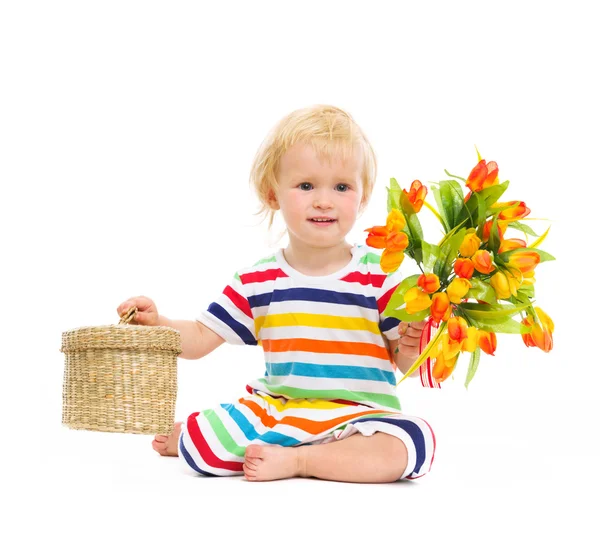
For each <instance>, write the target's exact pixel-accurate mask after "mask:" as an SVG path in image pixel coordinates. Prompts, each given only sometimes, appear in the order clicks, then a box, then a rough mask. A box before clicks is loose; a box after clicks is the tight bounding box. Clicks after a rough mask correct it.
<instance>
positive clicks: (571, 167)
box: [0, 0, 600, 551]
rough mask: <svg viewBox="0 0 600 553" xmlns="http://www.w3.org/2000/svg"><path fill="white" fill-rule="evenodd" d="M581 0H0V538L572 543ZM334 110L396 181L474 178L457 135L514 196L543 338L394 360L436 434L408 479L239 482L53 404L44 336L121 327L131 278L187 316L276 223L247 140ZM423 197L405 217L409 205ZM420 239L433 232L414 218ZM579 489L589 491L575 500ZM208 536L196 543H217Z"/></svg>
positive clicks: (584, 449) (253, 367) (575, 539)
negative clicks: (544, 325) (533, 247)
mask: <svg viewBox="0 0 600 553" xmlns="http://www.w3.org/2000/svg"><path fill="white" fill-rule="evenodd" d="M591 4H592V3H590V2H579V1H571V2H562V3H558V2H546V3H541V2H523V1H521V2H495V3H492V2H376V1H373V2H370V3H368V4H367V3H366V2H352V1H346V2H337V1H336V2H333V1H330V2H324V1H323V2H314V1H309V0H304V1H303V2H294V3H292V2H266V1H258V0H254V1H253V2H248V3H235V2H223V3H216V2H215V3H210V4H208V3H203V2H155V1H144V2H131V1H124V0H121V1H119V2H113V1H104V2H63V1H55V2H43V3H42V2H40V3H34V2H27V1H24V0H22V1H19V2H3V3H1V4H0V79H1V83H0V95H1V101H0V186H1V187H2V188H1V190H2V202H1V203H0V210H1V211H0V213H1V216H0V226H1V230H2V234H1V236H2V238H1V241H0V243H1V244H2V257H1V267H0V275H1V279H2V292H1V293H2V301H1V305H2V320H1V323H0V324H1V325H2V333H1V339H2V357H1V359H2V375H3V378H2V385H1V386H2V388H1V389H2V401H1V402H0V405H1V407H0V408H1V409H2V415H3V420H4V422H5V425H4V437H3V438H4V439H3V444H2V446H1V447H2V460H3V461H4V463H3V466H4V468H3V469H2V472H1V478H2V480H4V481H5V482H4V484H3V487H2V497H3V501H2V502H3V504H4V505H5V507H6V508H7V510H8V512H9V513H10V514H9V519H8V525H7V529H8V534H6V533H5V538H4V539H5V540H7V541H6V543H13V545H12V546H11V549H10V550H11V551H22V550H25V549H28V550H29V548H30V546H33V545H44V546H50V547H51V548H52V549H54V548H55V547H56V548H59V547H60V548H61V549H62V550H63V551H76V550H77V551H79V550H85V551H100V550H103V551H105V550H107V549H108V548H110V549H111V550H113V551H125V550H132V551H133V550H142V549H144V550H148V551H154V550H156V551H158V550H161V551H162V550H164V549H165V548H166V547H169V546H182V545H183V546H186V547H193V548H208V547H209V544H212V545H210V547H211V549H218V550H225V551H229V550H233V549H236V550H248V551H258V550H259V549H260V550H264V549H266V548H277V549H279V548H281V549H282V550H283V549H284V548H285V549H286V550H287V549H291V550H292V551H295V550H300V549H304V548H308V547H310V548H323V549H324V548H325V547H339V548H342V547H343V548H345V549H346V550H351V551H352V550H359V549H365V548H367V547H368V548H369V550H375V548H376V547H381V548H384V547H385V548H389V549H390V550H400V548H401V547H402V546H411V545H412V546H414V547H418V549H414V550H419V551H421V550H423V551H433V550H437V549H438V548H441V547H444V548H447V547H451V549H452V550H454V549H455V548H456V549H457V550H459V549H460V550H463V551H497V550H498V551H500V550H505V549H506V548H511V550H513V551H526V550H530V549H531V548H532V547H535V548H536V549H537V548H538V547H546V548H550V550H559V549H562V548H564V547H566V546H569V548H570V550H573V551H592V550H596V549H595V548H596V547H597V541H598V540H597V536H595V532H594V531H593V528H592V527H591V525H592V524H593V523H594V521H595V519H596V517H595V516H593V509H595V508H596V507H595V505H596V500H595V497H596V494H597V493H598V491H600V490H599V489H598V478H597V475H596V471H597V468H596V467H597V465H598V461H599V460H600V459H599V450H598V445H597V439H598V431H597V421H598V416H597V414H596V409H595V404H596V402H597V399H596V397H597V393H598V392H597V388H598V383H599V378H598V368H599V367H598V358H597V353H596V350H595V348H594V343H595V341H597V338H596V337H595V336H596V334H597V331H596V328H595V326H594V325H593V323H595V320H596V317H595V316H594V315H595V313H596V309H597V306H596V301H597V300H596V294H597V292H596V282H595V275H596V273H595V271H594V270H593V269H592V267H591V264H592V261H593V259H594V257H595V254H596V249H597V246H596V241H595V238H596V235H595V230H596V224H595V223H596V221H597V219H598V215H597V213H596V201H597V200H598V184H599V182H598V181H599V179H598V169H597V165H598V151H599V146H600V144H599V140H598V125H599V123H600V118H599V110H598V98H599V97H600V91H599V89H598V81H597V78H596V77H597V69H598V58H597V54H596V53H594V52H597V51H598V49H599V47H600V44H599V42H600V41H599V40H598V34H597V29H596V26H595V23H594V21H595V18H594V17H593V16H592V12H591V8H590V5H591ZM315 103H329V104H334V105H337V106H339V107H342V108H343V109H346V110H348V111H349V112H350V113H351V114H352V115H353V116H354V117H355V119H356V120H357V121H358V123H359V124H360V125H361V127H362V128H363V130H364V132H365V133H366V135H367V136H368V137H369V139H370V140H371V142H372V144H373V146H374V148H375V151H376V153H377V156H378V161H379V175H378V182H377V190H376V192H375V193H374V196H373V199H372V202H371V205H370V208H369V210H368V211H367V212H366V213H365V215H364V216H363V217H362V219H360V220H359V221H358V223H357V225H356V227H355V229H354V231H353V233H352V234H351V235H350V236H349V239H350V240H351V241H358V240H364V238H365V233H364V232H363V229H365V228H367V227H369V226H372V225H374V224H382V222H383V221H384V219H385V215H386V211H385V195H386V191H385V187H386V185H387V184H388V183H389V178H390V177H395V178H397V179H398V181H399V182H400V184H401V185H402V186H403V187H405V188H408V186H409V185H410V182H411V181H412V180H413V179H417V178H418V179H420V180H421V181H422V182H424V183H427V182H429V181H437V180H440V179H443V178H444V176H445V175H444V172H443V170H444V169H447V170H448V171H449V172H451V173H454V174H459V175H462V176H465V177H466V176H467V175H468V172H469V171H470V169H471V168H472V167H473V165H474V164H475V162H476V161H477V159H476V153H475V145H476V146H477V147H478V149H479V151H480V152H481V154H482V156H483V157H484V158H486V159H487V160H495V161H497V162H498V164H499V167H500V176H501V178H502V180H504V179H509V180H510V181H511V185H510V187H509V190H508V192H507V193H506V194H505V196H504V198H503V199H506V200H509V199H518V200H523V201H525V202H526V203H527V205H528V206H529V207H530V208H531V210H532V213H531V217H535V218H540V219H546V220H537V221H531V223H530V224H531V225H532V226H534V227H535V228H536V229H538V230H539V231H540V232H541V231H543V230H545V228H546V226H547V225H549V224H550V225H551V226H552V228H551V231H550V235H549V237H548V239H547V240H546V242H545V243H544V246H543V249H545V250H547V251H549V252H550V253H552V254H553V255H555V256H556V258H557V261H555V262H552V263H545V264H542V265H541V266H540V267H539V269H538V270H537V279H538V283H537V286H536V290H537V300H538V304H539V305H540V306H541V307H542V308H544V309H545V310H546V311H547V312H548V313H549V314H550V316H551V317H552V318H553V319H554V321H555V324H556V330H555V335H554V339H555V347H554V350H553V351H552V352H551V353H550V354H545V353H543V352H541V351H540V350H538V349H528V348H525V347H524V345H523V344H522V342H521V339H520V338H519V337H518V336H510V335H501V336H499V344H498V350H497V352H496V355H495V357H494V358H491V357H487V356H486V357H484V358H482V361H481V364H480V368H479V372H478V374H477V375H476V377H475V379H474V381H473V382H472V385H471V386H470V389H469V391H468V392H467V391H465V389H464V387H463V381H464V375H465V367H464V366H463V367H462V369H461V368H459V369H457V371H456V373H457V377H456V379H455V380H454V381H451V382H448V384H447V385H446V386H445V387H444V389H443V390H441V391H434V390H423V389H421V388H420V387H419V384H418V382H416V381H415V380H411V381H409V382H405V383H403V384H402V385H401V386H400V387H399V393H400V398H401V401H402V405H403V409H404V410H405V411H406V412H407V413H411V414H415V415H417V416H421V417H423V418H425V419H426V420H427V421H428V422H430V424H431V425H432V427H433V428H434V430H435V432H436V438H437V445H438V447H437V452H436V460H435V463H434V466H433V470H432V472H431V473H430V474H429V475H428V476H426V477H425V478H423V479H421V480H419V481H417V482H412V483H411V482H401V483H397V484H391V485H357V484H343V483H334V482H321V481H317V480H302V479H295V480H286V481H280V482H271V483H250V482H247V481H245V480H244V479H243V478H230V479H207V478H194V477H191V476H187V475H184V474H182V472H181V469H180V466H179V464H178V462H177V461H176V460H174V459H162V458H159V457H158V456H157V455H156V454H155V453H154V452H153V451H151V449H150V445H149V444H150V440H151V438H150V437H148V436H133V435H112V434H103V433H93V432H83V431H82V432H77V431H73V430H69V429H66V428H64V427H62V426H61V409H62V397H61V394H62V378H63V363H64V357H63V355H62V354H61V353H60V351H59V348H60V339H61V332H63V331H65V330H68V329H72V328H77V327H80V326H88V325H103V324H112V323H116V322H117V320H118V317H117V314H116V307H117V306H118V305H119V303H121V302H122V301H123V300H125V299H127V298H129V297H131V296H134V295H147V296H149V297H151V298H153V299H154V300H155V302H156V303H157V305H158V308H159V310H160V312H161V313H164V314H165V315H166V316H168V317H170V318H174V319H179V318H182V319H183V318H185V319H193V318H194V316H195V315H196V314H197V313H198V312H199V311H200V310H201V309H203V308H205V307H206V306H207V305H208V303H209V302H210V301H212V299H213V298H214V297H215V295H216V294H217V293H219V292H220V291H221V289H222V288H223V286H224V285H225V284H226V283H227V282H228V281H229V279H230V278H231V276H232V275H233V273H234V272H235V270H236V269H238V268H240V267H242V266H245V265H247V264H250V263H254V262H255V261H256V260H257V259H258V258H259V257H262V256H263V255H264V254H265V253H266V252H268V251H270V250H271V249H272V248H274V247H281V246H284V245H285V240H283V241H280V242H276V241H275V238H276V236H277V232H278V231H279V230H280V229H281V226H278V227H276V229H275V231H274V232H272V233H271V234H270V235H269V234H267V232H266V223H265V224H263V225H262V226H260V225H259V224H258V223H259V220H258V219H257V218H256V217H254V216H253V212H254V211H255V210H256V209H257V208H258V205H257V203H256V201H255V198H254V197H253V196H252V194H251V192H250V189H249V186H248V173H249V168H250V164H251V161H252V158H253V156H254V154H255V152H256V150H257V148H258V146H259V144H260V142H261V141H262V140H263V138H264V136H265V134H266V133H267V132H268V130H269V129H270V128H271V127H272V126H273V125H274V124H275V123H276V122H277V121H278V120H279V119H280V118H281V117H283V116H284V115H285V114H287V113H288V112H290V111H292V110H294V109H297V108H299V107H304V106H307V105H311V104H315ZM423 217H424V220H425V221H426V217H427V216H426V215H425V214H424V216H423ZM426 233H427V237H428V238H429V239H430V241H436V240H438V239H439V233H440V230H439V228H438V227H437V226H436V225H435V224H434V223H433V222H431V221H430V223H426ZM261 363H262V357H261V353H260V351H259V350H258V348H244V349H242V348H240V347H233V346H227V345H225V346H223V347H221V348H219V349H218V350H216V351H215V352H214V353H213V354H211V355H210V356H208V357H206V358H204V359H201V360H199V361H185V360H179V397H178V405H177V417H178V418H181V417H184V416H186V415H187V414H188V413H189V412H191V411H194V410H199V409H204V408H209V407H211V406H213V405H215V404H218V403H222V402H227V401H232V400H234V399H237V398H238V397H240V396H241V395H244V394H245V390H244V386H245V383H246V381H248V380H250V379H252V378H255V377H256V376H260V375H262V372H263V369H262V364H261ZM584 500H585V501H586V503H587V500H589V501H590V502H591V503H590V504H589V505H591V506H590V507H588V506H586V505H584V504H583V502H584ZM215 540H217V541H215ZM319 544H320V545H319Z"/></svg>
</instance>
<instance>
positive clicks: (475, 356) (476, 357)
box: [465, 348, 481, 390]
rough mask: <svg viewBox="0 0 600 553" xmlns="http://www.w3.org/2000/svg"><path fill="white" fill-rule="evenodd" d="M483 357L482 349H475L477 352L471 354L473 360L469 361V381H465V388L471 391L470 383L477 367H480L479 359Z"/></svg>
mask: <svg viewBox="0 0 600 553" xmlns="http://www.w3.org/2000/svg"><path fill="white" fill-rule="evenodd" d="M480 357H481V349H480V348H475V351H474V352H473V353H472V354H471V360H470V361H469V368H468V369H467V379H466V380H465V388H466V389H467V390H468V389H469V383H470V382H471V380H473V377H474V376H475V372H476V371H477V367H478V366H479V358H480Z"/></svg>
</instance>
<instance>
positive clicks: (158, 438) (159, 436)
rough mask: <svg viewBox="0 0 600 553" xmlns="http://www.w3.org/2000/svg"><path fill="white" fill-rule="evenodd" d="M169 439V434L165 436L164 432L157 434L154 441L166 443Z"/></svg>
mask: <svg viewBox="0 0 600 553" xmlns="http://www.w3.org/2000/svg"><path fill="white" fill-rule="evenodd" d="M168 439H169V436H165V435H164V434H157V435H156V436H154V441H155V442H158V443H161V444H164V443H166V442H167V440H168Z"/></svg>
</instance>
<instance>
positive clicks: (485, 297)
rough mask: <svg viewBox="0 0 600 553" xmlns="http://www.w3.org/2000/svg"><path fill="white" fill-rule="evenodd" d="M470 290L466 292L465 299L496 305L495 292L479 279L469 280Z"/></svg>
mask: <svg viewBox="0 0 600 553" xmlns="http://www.w3.org/2000/svg"><path fill="white" fill-rule="evenodd" d="M470 282H471V289H470V290H469V291H468V292H467V296H466V297H467V298H472V299H474V300H481V301H484V302H486V303H492V304H494V303H497V301H496V292H495V291H494V289H493V288H492V286H491V285H490V284H488V283H487V282H484V281H483V280H481V279H479V278H472V279H471V281H470Z"/></svg>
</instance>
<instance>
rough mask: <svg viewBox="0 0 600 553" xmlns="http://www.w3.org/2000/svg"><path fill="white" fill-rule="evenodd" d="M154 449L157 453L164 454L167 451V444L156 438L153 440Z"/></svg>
mask: <svg viewBox="0 0 600 553" xmlns="http://www.w3.org/2000/svg"><path fill="white" fill-rule="evenodd" d="M152 449H153V450H154V451H156V452H157V453H160V454H161V455H164V454H165V453H166V452H167V444H165V443H162V442H158V441H157V440H154V441H153V442H152Z"/></svg>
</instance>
